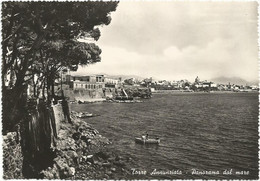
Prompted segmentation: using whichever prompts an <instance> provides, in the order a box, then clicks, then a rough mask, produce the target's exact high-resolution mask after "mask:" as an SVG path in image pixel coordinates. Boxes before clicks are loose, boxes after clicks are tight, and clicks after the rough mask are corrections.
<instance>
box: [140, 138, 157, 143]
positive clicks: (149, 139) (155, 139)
mask: <svg viewBox="0 0 260 181" xmlns="http://www.w3.org/2000/svg"><path fill="white" fill-rule="evenodd" d="M135 142H136V143H140V144H159V143H160V138H148V139H144V138H135Z"/></svg>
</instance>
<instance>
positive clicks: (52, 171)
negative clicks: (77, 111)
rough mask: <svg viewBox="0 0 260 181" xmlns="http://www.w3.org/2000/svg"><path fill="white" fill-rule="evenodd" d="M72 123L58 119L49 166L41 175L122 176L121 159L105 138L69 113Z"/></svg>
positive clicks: (65, 177) (62, 177)
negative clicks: (55, 140) (56, 137)
mask: <svg viewBox="0 0 260 181" xmlns="http://www.w3.org/2000/svg"><path fill="white" fill-rule="evenodd" d="M72 117H73V124H68V123H62V124H61V125H60V130H59V133H58V140H57V145H56V147H55V148H53V149H54V150H55V152H56V157H55V159H54V163H53V166H52V167H49V168H48V169H46V170H43V171H42V178H45V179H102V178H106V179H108V178H112V177H113V175H114V174H115V173H119V175H122V176H124V175H125V174H127V172H126V169H124V166H125V161H124V160H123V159H122V158H121V157H119V156H117V155H116V154H114V153H113V152H112V151H110V150H109V149H108V148H107V147H106V146H107V145H109V144H111V142H109V140H108V139H107V138H105V137H103V136H102V135H100V134H99V132H98V131H97V130H96V129H94V128H93V127H92V126H91V125H89V124H88V123H86V122H84V121H82V120H80V119H77V118H76V116H75V115H74V114H73V115H72Z"/></svg>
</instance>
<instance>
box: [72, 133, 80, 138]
mask: <svg viewBox="0 0 260 181" xmlns="http://www.w3.org/2000/svg"><path fill="white" fill-rule="evenodd" d="M80 135H81V133H79V132H77V133H73V135H72V138H73V139H74V140H79V138H80Z"/></svg>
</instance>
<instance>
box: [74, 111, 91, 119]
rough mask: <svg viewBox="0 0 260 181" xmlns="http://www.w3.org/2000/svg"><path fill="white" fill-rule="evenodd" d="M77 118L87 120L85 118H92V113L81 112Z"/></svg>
mask: <svg viewBox="0 0 260 181" xmlns="http://www.w3.org/2000/svg"><path fill="white" fill-rule="evenodd" d="M77 117H78V118H87V117H93V114H92V113H87V112H81V113H79V114H78V116H77Z"/></svg>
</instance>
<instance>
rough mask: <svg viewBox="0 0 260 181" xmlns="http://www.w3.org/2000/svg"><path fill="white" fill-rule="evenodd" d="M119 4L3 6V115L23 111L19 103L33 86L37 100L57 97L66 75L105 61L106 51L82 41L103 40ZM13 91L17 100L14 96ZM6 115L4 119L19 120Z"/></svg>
mask: <svg viewBox="0 0 260 181" xmlns="http://www.w3.org/2000/svg"><path fill="white" fill-rule="evenodd" d="M117 4H118V2H92V1H87V2H62V3H61V2H3V3H2V27H3V28H2V52H3V61H2V62H3V63H2V85H3V97H4V96H5V95H7V94H8V95H10V96H8V99H14V98H15V99H14V100H10V102H12V106H13V107H10V105H9V106H6V104H9V103H8V102H6V101H3V111H4V113H7V107H8V109H10V110H12V111H11V112H10V113H9V114H10V115H13V116H14V115H16V114H14V111H16V110H19V106H20V107H21V106H23V105H20V104H18V103H17V101H19V99H21V97H22V96H23V94H24V95H26V89H27V86H26V85H31V86H33V92H34V93H33V96H34V97H36V98H37V97H39V96H40V95H42V96H43V97H45V93H46V92H47V98H48V97H53V96H54V81H55V79H56V78H58V77H59V72H60V71H61V70H64V69H67V68H69V69H71V70H77V68H78V66H79V65H87V64H91V63H96V62H99V61H101V58H100V54H101V50H100V48H99V47H98V46H97V45H95V44H94V43H86V42H79V41H77V40H78V39H79V38H86V39H93V40H98V39H99V37H100V30H99V28H98V27H99V26H103V25H108V24H109V23H110V22H111V17H110V12H112V11H115V10H116V7H117ZM10 90H12V91H11V92H12V93H11V94H10V93H9V92H10ZM13 116H11V118H10V117H9V118H8V116H7V117H6V116H5V115H4V119H9V120H10V119H15V118H14V117H13Z"/></svg>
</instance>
